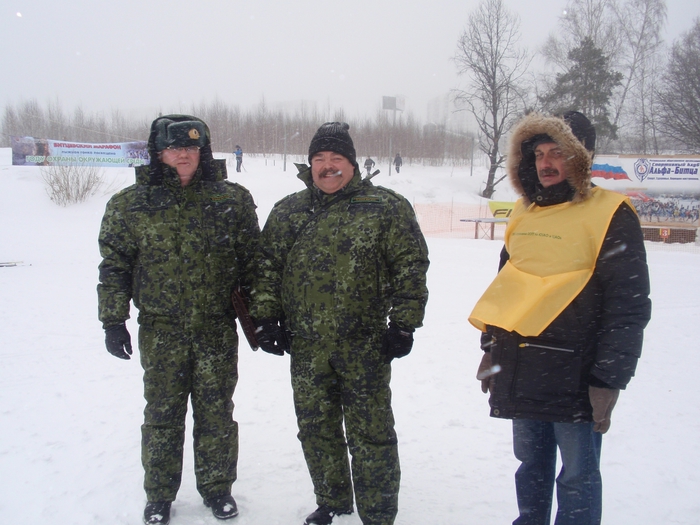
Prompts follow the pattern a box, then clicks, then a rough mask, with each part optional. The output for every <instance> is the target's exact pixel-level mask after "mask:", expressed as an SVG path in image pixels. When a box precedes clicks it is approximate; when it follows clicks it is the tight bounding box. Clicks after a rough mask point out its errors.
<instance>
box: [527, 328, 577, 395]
mask: <svg viewBox="0 0 700 525" xmlns="http://www.w3.org/2000/svg"><path fill="white" fill-rule="evenodd" d="M517 355H518V357H517V364H516V373H515V379H514V382H513V396H514V397H515V399H523V400H532V401H539V402H545V403H552V404H559V403H561V402H566V401H567V400H569V399H570V398H572V397H574V396H576V394H577V392H578V390H579V384H580V381H581V351H580V349H578V348H575V347H573V346H571V345H566V344H558V343H556V342H549V341H524V342H521V343H519V344H518V353H517Z"/></svg>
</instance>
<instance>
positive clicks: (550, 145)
mask: <svg viewBox="0 0 700 525" xmlns="http://www.w3.org/2000/svg"><path fill="white" fill-rule="evenodd" d="M564 160H565V159H564V153H563V152H562V150H561V148H560V147H559V144H557V143H556V142H545V143H543V144H538V145H537V146H535V167H536V168H537V177H538V178H539V179H540V184H542V186H544V187H545V188H547V187H548V186H553V185H554V184H559V183H560V182H562V181H563V180H565V179H566V167H565V166H564Z"/></svg>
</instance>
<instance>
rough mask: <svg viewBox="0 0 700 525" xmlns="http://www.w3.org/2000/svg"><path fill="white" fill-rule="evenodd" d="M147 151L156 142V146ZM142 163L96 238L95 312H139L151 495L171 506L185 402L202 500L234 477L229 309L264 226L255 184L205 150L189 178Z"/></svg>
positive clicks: (107, 320)
mask: <svg viewBox="0 0 700 525" xmlns="http://www.w3.org/2000/svg"><path fill="white" fill-rule="evenodd" d="M150 146H152V144H150ZM151 158H152V159H154V158H155V159H156V160H155V162H154V161H152V165H151V167H150V168H149V167H148V166H146V167H143V168H138V169H137V184H135V185H133V186H131V187H129V188H126V189H125V190H123V191H121V192H120V193H118V194H116V195H115V196H114V197H112V199H111V200H110V201H109V203H108V204H107V209H106V212H105V215H104V218H103V221H102V227H101V230H100V235H99V245H100V252H101V254H102V257H103V261H102V263H101V264H100V284H99V285H98V298H99V318H100V320H101V321H102V323H103V325H104V326H105V327H108V326H112V325H115V324H120V323H122V322H124V321H125V320H126V319H127V318H128V317H129V301H130V300H133V302H134V305H135V306H136V308H138V310H139V317H138V321H139V325H140V328H139V338H138V340H139V351H140V357H141V364H142V366H143V369H144V396H145V398H146V402H147V404H146V409H145V411H144V424H143V426H142V461H143V466H144V469H145V481H144V487H145V489H146V494H147V496H148V500H149V501H172V500H174V499H175V495H176V493H177V490H178V488H179V486H180V480H181V472H182V454H183V442H184V432H185V414H186V410H187V401H188V397H189V398H191V402H192V407H193V417H194V429H193V434H194V449H195V454H194V455H195V473H196V477H197V488H198V490H199V492H200V494H201V495H202V496H203V497H204V498H208V497H213V496H218V495H222V494H229V493H230V490H231V485H232V483H233V482H234V481H235V479H236V464H237V459H238V426H237V423H236V422H235V421H233V419H232V413H233V401H232V399H231V398H232V396H233V391H234V389H235V386H236V382H237V379H238V371H237V362H238V352H237V347H238V337H237V334H236V325H235V320H234V313H233V310H232V307H231V301H230V296H231V291H232V289H233V287H234V285H235V284H236V283H237V282H239V281H240V282H241V283H242V284H243V285H249V284H250V281H251V272H252V267H251V263H252V259H253V257H252V256H253V254H254V251H255V249H256V247H257V241H258V237H259V231H260V230H259V226H258V221H257V216H256V213H255V205H254V203H253V200H252V198H251V196H250V194H249V193H248V191H247V190H246V189H245V188H243V187H241V186H239V185H237V184H233V183H230V182H227V181H224V180H223V178H224V177H225V166H224V165H222V164H221V163H218V161H215V160H214V159H213V158H212V156H211V149H210V147H209V146H207V147H206V148H202V151H201V160H200V166H199V168H198V169H197V172H196V173H195V175H194V178H193V180H192V182H191V183H190V184H189V185H187V186H185V187H181V186H180V182H179V180H178V176H177V173H176V172H175V170H173V169H172V168H169V167H167V166H165V165H161V164H160V163H159V162H158V161H157V157H156V154H155V153H154V151H153V150H151Z"/></svg>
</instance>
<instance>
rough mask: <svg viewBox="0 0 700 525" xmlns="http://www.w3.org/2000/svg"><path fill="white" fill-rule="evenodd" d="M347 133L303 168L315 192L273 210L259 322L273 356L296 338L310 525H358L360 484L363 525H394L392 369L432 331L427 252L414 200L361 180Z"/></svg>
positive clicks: (332, 133) (323, 139)
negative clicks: (340, 523)
mask: <svg viewBox="0 0 700 525" xmlns="http://www.w3.org/2000/svg"><path fill="white" fill-rule="evenodd" d="M348 130H349V126H348V125H347V124H345V123H339V122H332V123H326V124H324V125H323V126H321V127H320V128H319V130H318V131H317V133H316V135H315V136H314V138H313V140H312V141H311V145H310V147H309V161H310V163H311V167H309V166H306V165H297V167H298V168H299V171H300V173H299V175H298V177H299V178H300V179H301V180H302V181H303V182H304V183H305V184H306V186H307V189H305V190H303V191H301V192H299V193H295V194H293V195H290V196H288V197H287V198H285V199H283V200H282V201H280V202H278V203H277V204H276V205H275V207H274V209H273V210H272V212H271V214H270V217H269V218H268V220H267V223H266V225H265V228H264V229H263V233H262V236H261V242H260V249H261V254H262V255H261V258H260V261H259V263H260V269H259V274H258V279H257V280H256V284H255V286H254V289H253V303H252V306H251V315H252V316H253V318H254V319H256V320H257V326H258V327H259V328H258V342H259V344H260V346H261V348H262V349H263V350H265V351H267V352H270V353H273V354H278V355H283V354H284V351H285V350H287V351H290V348H289V344H288V340H289V339H288V337H286V333H288V331H291V333H293V342H292V344H291V351H290V354H291V374H292V387H293V390H294V404H295V410H296V414H297V422H298V426H299V439H300V441H301V445H302V449H303V451H304V456H305V458H306V463H307V465H308V468H309V471H310V474H311V479H312V481H313V484H314V491H315V493H316V502H317V504H318V506H319V507H318V509H317V510H316V511H315V512H313V513H312V514H311V515H310V516H309V517H308V518H306V522H305V523H306V524H307V525H311V524H315V525H328V524H330V523H331V522H332V521H333V517H334V516H335V515H338V514H349V513H351V512H352V511H353V484H354V494H355V497H356V499H357V508H358V513H359V515H360V518H361V519H362V523H364V524H365V525H391V524H393V523H394V519H395V517H396V513H397V511H398V492H399V480H400V469H399V457H398V447H397V438H396V432H395V431H394V416H393V413H392V410H391V390H390V387H389V382H390V378H391V365H390V362H391V360H392V359H393V358H397V357H403V356H405V355H407V354H408V353H409V352H410V350H411V347H412V345H413V331H414V330H415V329H416V328H417V327H419V326H421V324H422V320H423V314H424V310H425V305H426V302H427V299H428V290H427V287H426V272H427V270H428V264H429V261H428V249H427V246H426V244H425V240H424V239H423V235H422V234H421V232H420V228H419V227H418V223H417V222H416V218H415V214H414V212H413V209H412V208H411V205H410V204H409V203H408V202H407V201H406V199H404V198H403V197H401V196H400V195H398V194H396V193H394V192H393V191H391V190H387V189H385V188H381V187H375V186H373V185H372V183H371V182H370V181H369V180H367V179H365V180H362V179H361V173H360V170H359V168H358V165H357V162H356V156H355V149H354V146H353V143H352V139H351V138H350V135H349V133H348ZM387 318H388V319H389V326H388V327H387ZM343 423H344V424H345V433H344V432H343ZM346 438H347V443H346V441H345V440H346ZM348 449H349V451H350V454H351V455H352V479H351V473H350V465H349V461H348Z"/></svg>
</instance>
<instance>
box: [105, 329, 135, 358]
mask: <svg viewBox="0 0 700 525" xmlns="http://www.w3.org/2000/svg"><path fill="white" fill-rule="evenodd" d="M105 346H106V347H107V351H108V352H109V353H110V354H112V355H113V356H115V357H118V358H119V359H131V357H130V356H131V354H132V351H131V335H129V331H128V330H127V329H126V324H124V323H122V324H115V325H114V326H108V327H107V328H105Z"/></svg>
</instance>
